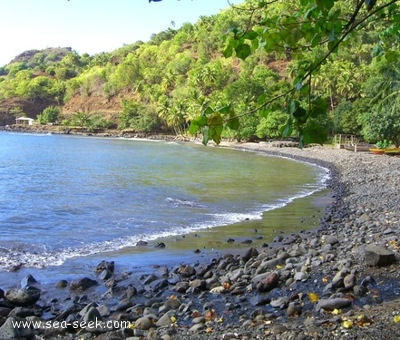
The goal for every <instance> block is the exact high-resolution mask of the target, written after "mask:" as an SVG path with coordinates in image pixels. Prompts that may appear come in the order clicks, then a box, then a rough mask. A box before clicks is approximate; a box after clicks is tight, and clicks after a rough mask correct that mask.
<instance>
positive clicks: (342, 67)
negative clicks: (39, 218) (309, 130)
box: [0, 0, 400, 141]
mask: <svg viewBox="0 0 400 340" xmlns="http://www.w3.org/2000/svg"><path fill="white" fill-rule="evenodd" d="M254 3H255V1H253V0H247V1H245V2H244V4H243V5H242V6H243V7H244V8H247V9H248V8H250V7H251V6H253V5H254ZM350 3H352V2H351V1H343V0H342V1H338V5H337V6H348V5H349V4H350ZM177 6H179V5H177ZM282 6H287V8H285V11H290V10H291V8H290V6H289V5H282V2H280V1H278V2H276V5H275V4H272V5H269V11H271V13H272V12H274V11H276V12H278V11H281V10H282ZM239 7H240V6H239ZM260 15H261V14H259V13H257V11H250V10H243V9H242V10H239V9H237V8H229V9H227V10H225V11H222V12H220V13H219V14H217V15H214V16H210V17H201V18H200V19H199V20H198V21H197V22H196V23H195V24H190V23H187V24H184V25H183V26H182V27H181V28H179V29H172V28H170V29H168V30H166V31H163V32H159V33H157V34H154V35H153V36H152V38H151V39H150V41H148V42H146V43H144V42H141V41H137V42H134V43H132V44H131V45H125V46H123V47H121V48H119V49H117V50H115V51H113V52H110V53H101V54H97V55H92V56H91V55H88V54H83V55H79V54H78V53H77V52H76V51H74V50H73V49H71V48H49V49H46V50H41V51H38V50H33V51H26V52H24V53H22V54H21V55H19V56H17V57H16V58H15V59H14V60H12V61H11V62H10V63H9V64H7V65H5V66H4V67H1V68H0V125H5V124H12V123H14V122H15V117H17V116H28V117H32V118H35V119H37V121H39V122H40V123H42V124H46V123H55V124H60V125H66V126H83V127H86V128H88V129H89V130H93V131H94V130H97V129H105V128H118V129H130V130H132V131H138V132H168V133H171V132H173V133H177V134H185V133H187V130H188V127H189V124H190V122H191V121H193V120H194V119H195V118H196V117H198V116H199V115H200V113H201V112H202V111H203V110H204V109H207V108H210V107H212V108H213V110H215V109H216V108H219V107H224V108H229V110H232V112H234V119H232V121H234V124H232V127H233V125H235V127H234V129H229V125H228V128H227V129H226V130H224V134H225V135H227V136H230V137H235V138H237V139H240V140H249V139H254V138H261V139H265V138H275V137H277V136H279V135H280V134H281V133H282V126H284V125H285V122H286V121H287V119H288V114H287V110H286V109H285V104H284V101H283V99H284V98H283V97H282V100H279V99H278V100H275V101H274V103H273V105H270V106H268V107H267V108H263V109H262V110H257V107H258V105H259V98H262V97H263V96H264V97H265V96H267V97H269V98H280V95H281V94H282V93H285V92H287V91H288V89H289V88H290V86H291V84H292V83H293V79H292V77H293V70H295V69H296V68H298V67H299V65H298V63H296V62H295V61H294V60H293V58H292V52H293V51H292V50H290V49H287V50H285V49H281V50H279V51H272V52H271V51H266V49H262V48H258V49H255V50H253V51H252V53H251V54H250V55H249V56H248V57H247V58H242V59H239V58H237V56H236V55H235V54H233V55H232V56H229V57H224V51H225V55H226V49H225V48H226V44H227V42H226V40H225V38H226V37H229V36H232V34H233V33H232V32H238V31H240V30H242V31H246V29H247V28H248V26H249V23H250V21H251V20H253V21H254V20H257V19H259V17H257V16H260ZM377 25H385V23H384V22H382V23H379V22H378V23H376V22H375V23H374V24H373V25H372V24H371V25H370V27H367V25H365V26H366V27H365V29H364V30H362V31H360V32H353V33H352V35H351V36H350V35H349V37H348V39H347V40H348V42H346V43H345V46H346V48H344V49H343V48H342V49H341V50H340V52H339V53H336V54H334V55H332V56H330V58H328V59H327V60H326V62H325V63H323V64H322V65H321V66H320V68H319V72H318V74H317V75H316V76H314V77H313V78H312V88H313V92H314V93H316V94H318V95H319V96H321V97H322V98H324V100H325V102H326V104H327V106H328V111H329V115H328V116H324V118H321V117H316V119H314V121H313V122H311V123H312V124H314V126H315V129H316V130H324V131H326V132H328V133H351V134H357V135H361V134H362V135H363V136H364V137H365V138H366V139H367V140H372V141H377V139H379V137H378V136H377V135H376V134H374V133H372V132H371V129H370V125H371V124H372V123H371V117H370V113H371V111H373V110H372V109H371V105H373V104H371V103H372V102H371V99H373V98H376V97H377V96H379V95H382V96H383V95H385V94H382V93H380V92H379V91H380V90H382V87H380V86H379V84H381V82H382V79H387V76H388V74H390V77H391V80H393V84H396V82H397V87H398V83H399V74H400V61H399V60H400V58H399V55H395V56H393V55H392V58H390V60H389V58H375V59H373V58H372V56H371V51H375V52H376V51H377V46H378V42H379V37H378V36H377V34H376V27H377ZM229 32H231V33H229ZM322 48H323V47H321V49H322ZM307 53H309V54H310V58H311V57H312V54H313V53H314V54H315V53H316V52H315V48H314V49H310V50H309V52H307ZM239 56H240V55H239ZM243 59H245V60H243ZM397 102H398V100H397V101H393V102H392V103H393V105H398V104H396V103H397ZM233 110H234V111H233ZM393 111H395V110H393ZM399 111H400V110H397V112H399ZM232 115H233V113H232ZM375 116H376V115H375ZM384 119H386V117H384ZM238 123H240V124H238ZM374 124H375V123H374ZM293 133H295V132H293Z"/></svg>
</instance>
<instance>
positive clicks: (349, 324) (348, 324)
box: [342, 320, 353, 329]
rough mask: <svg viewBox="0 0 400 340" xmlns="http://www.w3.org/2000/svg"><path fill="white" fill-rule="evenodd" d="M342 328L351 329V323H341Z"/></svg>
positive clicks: (348, 321) (349, 321)
mask: <svg viewBox="0 0 400 340" xmlns="http://www.w3.org/2000/svg"><path fill="white" fill-rule="evenodd" d="M342 327H343V328H346V329H350V328H352V327H353V321H351V320H344V321H343V322H342Z"/></svg>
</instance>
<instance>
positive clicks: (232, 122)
mask: <svg viewBox="0 0 400 340" xmlns="http://www.w3.org/2000/svg"><path fill="white" fill-rule="evenodd" d="M226 125H227V126H228V128H230V129H232V130H238V129H239V127H240V122H239V118H238V117H237V116H235V115H232V116H231V117H230V118H229V120H228V122H227V124H226Z"/></svg>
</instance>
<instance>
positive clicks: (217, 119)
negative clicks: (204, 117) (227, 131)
mask: <svg viewBox="0 0 400 340" xmlns="http://www.w3.org/2000/svg"><path fill="white" fill-rule="evenodd" d="M222 124H223V121H222V117H221V115H220V114H219V113H213V114H212V115H211V116H210V117H209V118H208V121H207V125H209V126H210V127H211V126H219V125H221V126H222Z"/></svg>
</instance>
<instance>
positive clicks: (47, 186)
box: [0, 132, 327, 272]
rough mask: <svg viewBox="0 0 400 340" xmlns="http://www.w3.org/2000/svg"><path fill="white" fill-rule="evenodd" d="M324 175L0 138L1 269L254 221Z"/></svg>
mask: <svg viewBox="0 0 400 340" xmlns="http://www.w3.org/2000/svg"><path fill="white" fill-rule="evenodd" d="M326 175H327V172H326V170H325V169H322V168H318V167H315V166H311V165H309V164H304V163H299V162H294V161H291V160H287V159H282V158H273V157H265V156H261V155H256V154H253V153H246V152H240V151H234V150H228V149H222V148H213V147H204V146H200V145H193V144H186V143H185V144H180V143H167V142H151V141H139V140H127V139H110V138H95V137H76V136H62V135H33V134H32V135H31V134H13V133H6V132H0V181H1V184H0V272H1V271H7V270H8V269H10V267H12V266H15V265H18V264H21V263H22V264H23V266H24V267H27V268H32V267H43V266H45V267H49V266H59V265H61V264H63V263H64V262H65V261H66V260H68V259H71V258H78V257H79V258H82V257H85V256H88V255H92V254H99V253H100V254H101V253H104V252H113V251H117V250H120V249H124V248H126V247H132V246H134V245H135V244H136V243H137V242H138V241H140V240H146V241H151V240H156V239H157V238H160V237H165V236H169V235H183V234H187V233H189V232H192V231H196V230H202V229H205V228H214V227H218V226H226V225H231V224H233V223H236V222H240V221H243V220H248V219H250V220H251V219H259V218H261V215H262V212H263V211H266V210H270V209H275V208H279V207H282V206H284V205H285V204H287V203H289V202H290V201H292V200H293V199H295V198H298V197H304V196H307V195H310V194H311V193H313V192H315V191H317V190H319V189H321V188H322V187H323V186H324V181H325V180H326Z"/></svg>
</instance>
